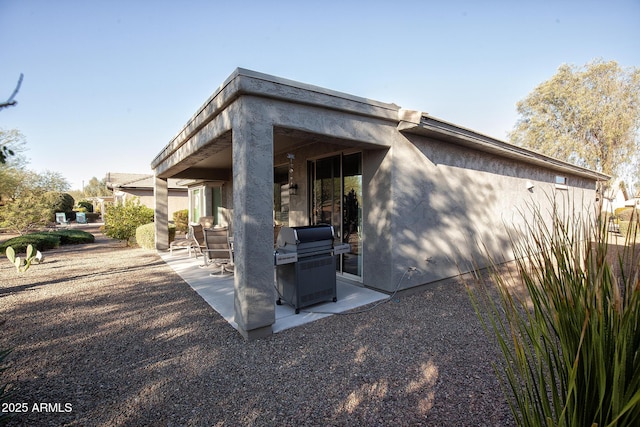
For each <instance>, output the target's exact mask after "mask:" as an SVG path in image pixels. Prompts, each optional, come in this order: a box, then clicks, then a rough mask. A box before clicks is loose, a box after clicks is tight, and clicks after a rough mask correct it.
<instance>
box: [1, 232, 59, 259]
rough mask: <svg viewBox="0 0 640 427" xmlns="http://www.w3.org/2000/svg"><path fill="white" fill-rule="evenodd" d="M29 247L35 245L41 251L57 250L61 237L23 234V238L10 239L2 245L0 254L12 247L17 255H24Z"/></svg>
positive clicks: (45, 234)
mask: <svg viewBox="0 0 640 427" xmlns="http://www.w3.org/2000/svg"><path fill="white" fill-rule="evenodd" d="M29 245H33V247H35V248H36V249H37V250H39V251H46V250H47V249H53V248H57V247H58V246H60V236H58V235H56V234H55V233H47V232H41V233H29V234H23V235H22V236H18V237H14V238H13V239H9V240H7V241H6V242H4V243H3V244H2V245H0V253H2V254H4V253H5V250H6V249H7V248H8V247H9V246H11V247H12V248H13V249H14V250H15V251H16V253H24V252H26V251H27V246H29Z"/></svg>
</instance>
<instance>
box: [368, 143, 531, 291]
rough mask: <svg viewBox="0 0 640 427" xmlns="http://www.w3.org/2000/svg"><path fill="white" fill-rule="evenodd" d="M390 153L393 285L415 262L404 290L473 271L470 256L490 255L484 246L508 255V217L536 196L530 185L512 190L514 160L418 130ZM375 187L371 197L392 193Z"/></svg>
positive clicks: (403, 286)
mask: <svg viewBox="0 0 640 427" xmlns="http://www.w3.org/2000/svg"><path fill="white" fill-rule="evenodd" d="M392 155H393V156H394V158H393V164H394V165H397V166H395V168H394V169H393V172H392V180H393V183H394V188H395V190H394V191H393V193H392V197H391V198H392V202H393V208H392V209H391V212H392V213H391V216H392V217H391V218H388V219H386V220H385V219H381V221H384V222H385V223H386V222H388V224H389V225H390V230H391V235H392V236H393V242H392V244H391V247H392V250H393V251H394V259H395V260H396V263H395V266H394V273H393V277H392V280H391V282H392V284H393V286H394V287H395V285H396V284H397V283H398V282H399V281H400V279H401V278H402V275H403V274H404V273H405V272H406V271H407V269H408V268H409V267H416V268H417V271H415V272H411V273H410V274H407V275H406V277H405V278H404V279H403V281H402V284H401V286H400V288H401V289H404V288H407V287H412V286H416V285H420V284H423V283H429V282H433V281H436V280H440V279H443V278H448V277H452V276H456V275H458V274H459V273H460V272H466V271H469V270H471V268H472V264H471V261H472V260H474V259H476V260H482V259H484V250H483V249H482V247H483V246H484V247H486V248H487V249H488V250H489V251H490V252H491V253H492V255H493V256H495V257H497V258H498V259H501V257H505V258H507V259H510V256H509V255H506V254H505V253H506V252H509V251H510V247H509V238H508V235H507V232H506V228H505V222H507V221H506V220H505V218H512V217H513V216H514V206H517V205H518V203H520V200H524V199H525V198H530V194H529V193H527V194H524V193H525V192H526V191H524V187H523V188H522V190H523V191H520V193H521V194H518V195H517V196H514V194H513V193H511V192H513V191H517V190H516V189H513V188H510V186H511V187H512V186H513V179H514V178H513V177H512V176H510V175H512V173H511V172H512V171H511V169H509V167H510V166H509V165H508V162H506V163H505V162H503V161H502V160H500V159H498V158H497V157H495V156H491V155H489V154H485V153H480V152H476V151H473V150H468V149H466V150H465V149H461V148H460V147H456V146H453V145H451V144H444V143H441V142H438V141H432V140H427V139H424V138H420V137H414V136H412V135H411V136H409V139H407V143H406V144H397V145H396V146H395V147H394V151H393V153H392ZM471 166H473V167H471ZM505 168H507V169H505ZM505 172H506V173H505ZM503 173H504V175H503ZM518 190H519V189H518ZM374 191H376V193H374V195H373V197H376V198H383V197H387V198H388V194H383V190H374ZM385 225H386V224H385ZM385 225H382V224H381V225H380V226H379V227H378V228H382V227H384V226H385Z"/></svg>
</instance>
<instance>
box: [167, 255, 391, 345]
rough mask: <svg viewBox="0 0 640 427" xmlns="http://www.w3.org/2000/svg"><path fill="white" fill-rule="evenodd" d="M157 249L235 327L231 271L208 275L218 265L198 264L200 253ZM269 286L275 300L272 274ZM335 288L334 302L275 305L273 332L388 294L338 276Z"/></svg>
mask: <svg viewBox="0 0 640 427" xmlns="http://www.w3.org/2000/svg"><path fill="white" fill-rule="evenodd" d="M158 253H159V255H160V257H161V258H162V259H163V260H164V261H165V262H166V263H167V265H169V266H170V267H171V268H172V269H173V270H174V271H175V272H176V273H178V275H179V276H180V277H182V279H183V280H184V281H185V282H187V283H188V284H189V286H191V288H193V290H195V291H196V292H197V293H198V294H199V295H200V296H201V297H202V298H203V299H204V300H205V301H206V302H207V303H208V304H209V305H210V306H211V307H212V308H213V309H214V310H215V311H217V312H218V313H219V314H220V315H221V316H222V317H224V319H225V320H226V321H227V322H229V323H230V324H231V325H232V326H233V327H234V328H236V329H237V325H236V323H235V322H234V320H233V317H234V289H233V275H227V276H222V277H213V276H211V275H210V273H217V272H219V269H217V268H215V267H213V266H208V267H204V268H203V267H201V265H202V262H203V260H202V257H201V256H200V257H198V258H195V257H194V256H193V255H192V256H191V257H189V255H188V254H187V251H186V250H181V251H177V252H174V254H173V255H170V254H169V252H158ZM273 289H274V290H273V297H274V300H275V299H276V298H277V291H276V286H275V274H274V288H273ZM336 292H337V298H338V301H337V302H327V303H323V304H317V305H313V306H311V307H306V308H303V309H301V310H300V313H299V314H295V311H294V309H293V307H291V306H290V305H287V304H282V305H276V322H275V323H274V324H273V325H272V328H273V332H274V333H277V332H280V331H284V330H285V329H289V328H293V327H296V326H300V325H304V324H305V323H309V322H313V321H315V320H319V319H322V318H324V317H328V316H332V315H333V314H336V313H343V312H345V311H348V310H352V309H354V308H357V307H362V306H364V305H367V304H371V303H373V302H377V301H381V300H383V299H385V298H388V295H387V294H384V293H381V292H377V291H374V290H372V289H368V288H365V287H362V286H357V285H354V284H351V283H349V282H348V281H346V280H343V279H341V278H340V277H338V279H337V289H336Z"/></svg>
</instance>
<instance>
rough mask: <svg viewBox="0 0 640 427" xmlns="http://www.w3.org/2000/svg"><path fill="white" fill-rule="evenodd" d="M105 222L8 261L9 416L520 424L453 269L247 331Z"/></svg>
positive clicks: (0, 272) (46, 421) (0, 341)
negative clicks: (432, 280)
mask: <svg viewBox="0 0 640 427" xmlns="http://www.w3.org/2000/svg"><path fill="white" fill-rule="evenodd" d="M96 236H97V239H96V243H94V244H90V245H78V246H72V247H68V246H65V247H62V248H60V249H58V250H55V251H48V252H45V256H46V259H45V262H44V263H43V264H40V265H35V266H33V267H32V268H31V269H30V270H29V271H28V272H27V273H25V274H21V275H19V274H17V273H16V272H15V269H13V267H12V266H11V265H10V264H9V263H8V261H6V259H5V260H2V261H0V277H1V278H2V281H1V284H0V321H1V320H2V319H4V320H6V323H5V324H4V325H3V326H2V329H1V330H2V334H1V336H0V348H7V347H11V348H13V352H12V353H11V355H10V356H9V358H8V364H7V365H8V369H7V371H5V372H4V373H3V374H2V377H0V378H1V379H2V382H9V383H11V384H12V390H13V395H12V396H11V398H10V402H11V403H16V404H23V403H26V405H25V406H22V405H19V407H20V408H25V409H26V412H24V413H19V414H17V415H16V416H15V417H14V418H13V419H12V421H10V423H9V425H28V426H48V425H51V426H59V425H71V426H125V425H126V426H242V425H251V426H253V425H256V426H261V425H264V426H273V425H279V426H305V425H308V426H355V425H366V426H387V425H393V426H402V425H406V426H421V425H422V426H505V425H512V424H513V419H512V417H511V414H510V412H509V408H508V405H507V403H506V401H505V399H504V397H503V395H502V393H501V391H500V386H499V384H498V382H497V380H496V378H495V375H494V371H493V368H492V362H493V361H497V360H499V353H498V350H497V349H495V347H494V346H493V345H492V344H491V341H490V340H489V339H488V338H486V337H485V335H484V333H483V331H482V329H481V327H480V324H479V322H478V320H477V319H476V317H475V314H474V313H473V310H472V308H471V305H470V303H469V301H468V297H467V295H466V292H465V290H464V288H463V286H462V285H461V284H460V283H459V282H458V281H455V280H450V281H444V282H440V283H437V284H433V285H429V286H425V287H424V288H422V289H421V290H420V291H414V292H410V293H404V294H399V295H397V296H396V297H395V298H394V299H393V300H392V301H390V302H389V303H387V304H383V305H381V306H379V307H377V308H376V309H374V310H372V311H370V312H367V313H362V314H354V315H348V316H332V317H330V318H326V319H322V320H319V321H317V322H314V323H311V324H308V325H305V326H301V327H298V328H294V329H290V330H286V331H283V332H281V333H278V334H275V335H273V336H271V337H268V338H265V339H260V340H256V341H252V342H247V341H245V340H244V339H243V338H242V337H241V336H240V334H239V333H238V332H236V331H235V329H233V328H232V327H231V326H230V325H229V324H227V322H225V321H224V319H223V318H222V317H220V316H219V315H218V314H217V313H216V312H215V311H214V310H213V309H212V308H211V307H209V306H208V305H207V304H206V303H205V302H204V300H202V299H201V298H200V297H199V296H198V295H197V294H196V293H195V292H194V291H193V290H192V289H191V288H190V287H189V285H187V284H186V283H185V282H184V281H182V279H180V277H179V276H178V275H177V274H175V273H174V272H173V271H172V270H171V269H170V268H169V267H168V266H167V265H166V264H165V263H164V262H163V261H162V260H161V259H160V257H159V256H158V255H157V254H156V253H154V252H151V251H144V250H142V249H132V248H126V247H123V245H122V244H120V243H118V242H114V241H110V240H108V239H106V238H104V237H103V236H102V235H100V234H96ZM0 239H1V238H0ZM42 404H45V405H42ZM5 409H6V408H5Z"/></svg>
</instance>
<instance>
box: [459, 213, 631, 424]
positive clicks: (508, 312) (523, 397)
mask: <svg viewBox="0 0 640 427" xmlns="http://www.w3.org/2000/svg"><path fill="white" fill-rule="evenodd" d="M532 211H533V215H529V218H532V219H531V220H528V221H527V223H526V224H525V225H524V226H522V227H521V228H520V229H519V230H518V231H516V232H511V233H510V241H511V246H512V249H513V252H514V255H515V259H516V261H515V269H513V271H512V273H511V274H505V272H504V270H505V268H503V267H504V266H499V265H498V264H497V263H496V262H495V261H493V260H491V259H490V260H489V264H490V268H489V278H490V279H491V281H492V282H493V283H494V284H495V285H496V286H495V287H487V286H486V284H485V283H484V279H483V277H486V276H482V275H481V274H479V271H478V270H477V271H476V275H475V277H476V279H478V280H477V283H476V285H477V286H475V287H474V286H469V287H468V289H469V294H470V296H471V300H472V302H473V304H474V307H475V309H476V313H477V314H478V317H479V318H480V320H481V322H482V324H483V326H484V328H485V330H486V331H488V333H489V335H491V336H495V337H496V339H497V343H498V345H499V347H500V350H501V352H502V355H503V360H502V362H503V363H499V364H496V372H497V374H498V376H499V377H500V379H501V380H503V382H502V384H503V385H504V389H503V391H504V392H505V395H506V396H507V399H508V401H509V404H510V406H511V410H512V413H513V415H514V417H515V419H516V421H517V423H518V425H521V426H637V425H640V279H639V276H638V271H639V265H638V262H639V261H640V260H639V257H638V250H637V249H638V246H639V245H637V242H636V241H635V237H631V238H627V239H626V241H625V242H624V244H614V243H613V242H614V241H613V240H612V237H610V236H611V234H610V233H608V232H607V224H606V221H601V220H599V219H597V218H599V217H600V216H597V215H593V219H591V218H585V217H580V216H576V215H573V214H572V215H562V214H560V213H559V210H558V209H557V208H556V207H554V208H553V209H552V211H553V212H545V214H546V215H545V214H543V212H542V211H541V210H539V209H532ZM632 224H635V225H634V228H636V229H637V220H636V221H632ZM629 236H636V230H635V229H634V230H633V232H632V233H629ZM495 289H497V292H495V291H493V290H495Z"/></svg>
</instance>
